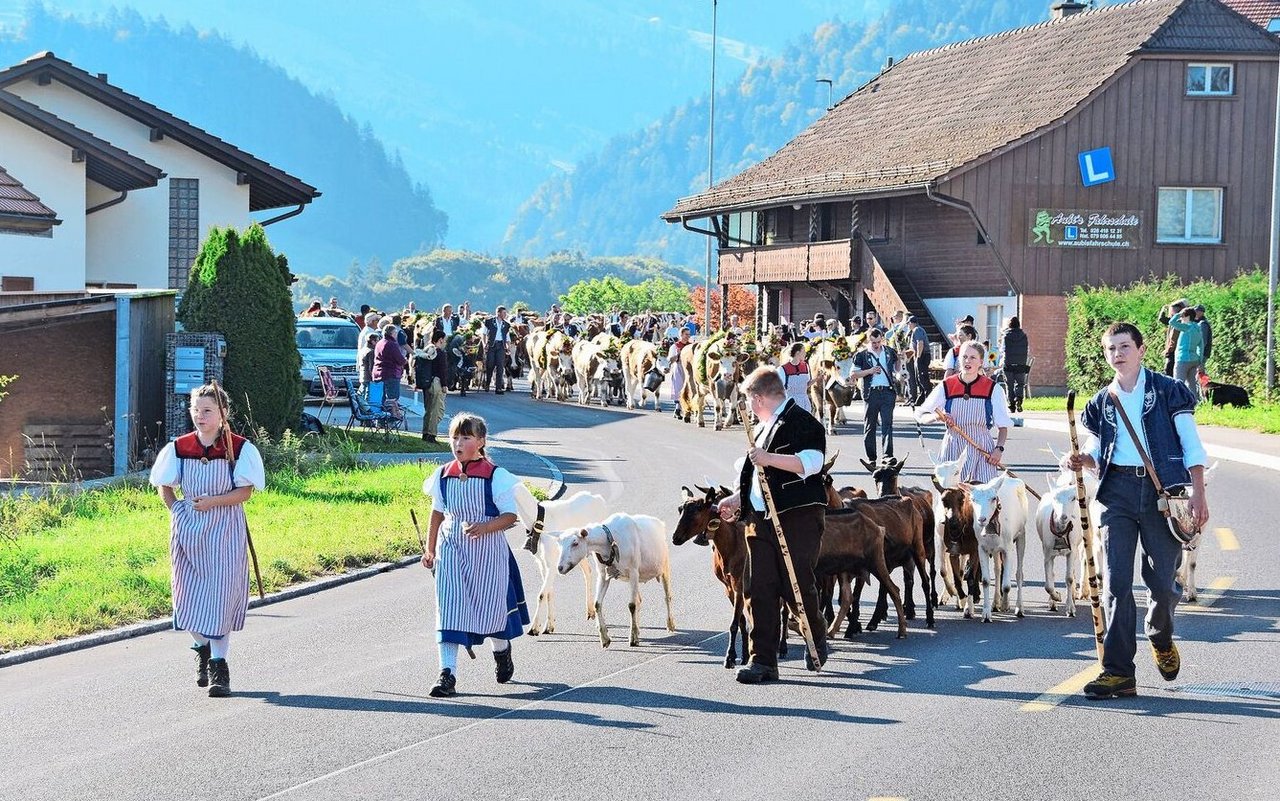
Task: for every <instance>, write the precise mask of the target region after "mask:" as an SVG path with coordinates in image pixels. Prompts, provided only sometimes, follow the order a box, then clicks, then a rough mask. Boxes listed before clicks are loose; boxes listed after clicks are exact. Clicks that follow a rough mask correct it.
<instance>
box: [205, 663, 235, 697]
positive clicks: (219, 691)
mask: <svg viewBox="0 0 1280 801" xmlns="http://www.w3.org/2000/svg"><path fill="white" fill-rule="evenodd" d="M209 674H210V676H211V678H212V681H211V683H210V684H209V697H210V698H226V697H227V696H229V695H231V668H229V667H227V660H225V659H210V660H209Z"/></svg>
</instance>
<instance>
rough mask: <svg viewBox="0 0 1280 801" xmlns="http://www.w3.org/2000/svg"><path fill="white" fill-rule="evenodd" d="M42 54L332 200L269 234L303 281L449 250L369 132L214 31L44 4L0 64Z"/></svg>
mask: <svg viewBox="0 0 1280 801" xmlns="http://www.w3.org/2000/svg"><path fill="white" fill-rule="evenodd" d="M227 24H228V25H234V24H235V21H234V20H232V19H228V20H227ZM43 50H52V51H53V52H54V53H56V54H57V55H58V56H59V57H61V58H64V59H67V60H69V61H71V62H72V63H73V64H75V65H76V66H78V67H80V68H82V69H84V70H86V71H88V72H91V73H95V74H96V73H100V72H105V73H107V74H108V76H109V78H108V80H110V81H111V83H112V84H114V85H116V86H119V87H121V88H122V89H124V90H125V91H127V92H129V93H131V94H135V95H138V96H140V97H142V98H143V99H144V100H147V101H149V102H151V103H154V104H155V105H157V106H160V107H161V108H163V109H165V110H166V111H170V112H172V113H173V114H175V115H177V116H178V117H181V118H182V119H184V120H187V121H188V122H190V123H192V124H194V125H196V126H197V127H200V128H203V129H205V130H206V131H209V132H210V133H212V134H214V135H215V136H218V137H220V138H222V139H225V140H226V141H228V142H230V143H232V144H234V145H236V146H237V147H239V148H241V149H242V150H246V151H248V152H250V153H252V154H253V155H255V156H257V157H259V158H261V159H264V160H266V161H268V162H270V163H271V164H272V165H274V166H276V167H279V168H280V169H282V170H284V171H286V172H288V173H290V174H292V175H295V176H297V177H298V178H301V179H302V180H304V181H306V182H307V183H309V184H311V185H313V186H315V187H317V188H318V189H319V190H320V191H321V192H322V193H323V196H322V197H320V198H318V199H316V200H315V201H313V202H312V203H311V204H310V205H309V206H308V207H307V208H306V210H305V211H303V213H302V214H301V215H299V216H297V217H294V218H292V219H289V220H285V221H283V222H281V223H279V224H277V225H273V226H271V227H270V228H268V229H267V234H268V236H269V237H270V238H271V243H272V245H273V246H274V247H275V248H276V250H277V251H279V252H283V253H285V254H286V255H287V256H288V257H289V266H290V268H291V269H292V270H293V271H294V272H301V273H312V274H324V273H344V272H346V269H347V265H348V264H350V262H351V260H352V259H355V258H358V259H366V260H367V259H370V258H372V257H377V258H380V259H382V260H383V261H385V262H390V261H392V260H394V259H397V258H400V257H403V256H406V255H409V254H412V253H415V252H419V251H425V250H428V249H430V248H432V247H434V246H436V245H437V244H438V243H440V242H441V241H442V240H443V237H444V234H445V232H446V229H447V227H448V217H447V215H446V214H445V213H444V212H443V211H441V210H440V209H438V208H436V206H435V204H434V203H433V202H432V197H431V192H430V190H429V189H428V188H427V187H426V186H424V185H422V184H420V183H416V182H414V181H413V180H412V179H411V178H410V177H409V175H408V173H407V172H406V171H405V168H404V165H403V164H402V162H401V159H400V156H399V154H397V153H388V152H387V151H386V149H385V148H384V147H383V145H382V144H381V142H380V141H379V140H378V138H377V137H376V136H375V135H374V132H373V130H372V128H370V127H369V125H368V124H367V123H365V124H363V125H361V124H359V123H357V122H356V120H354V119H352V118H351V117H349V116H347V115H345V114H344V113H343V112H342V110H341V109H339V108H338V106H337V105H336V104H335V103H334V101H333V100H332V99H331V98H327V97H319V96H316V95H315V94H313V93H312V92H310V91H308V90H307V88H306V87H304V86H303V85H302V84H301V83H299V82H298V81H296V80H294V79H293V78H291V77H289V76H288V75H287V74H286V73H285V72H284V70H282V69H281V68H280V67H278V66H275V65H274V64H272V63H270V62H268V61H267V60H265V59H264V58H262V57H261V56H260V55H259V54H257V53H255V52H253V51H251V50H248V49H244V48H239V47H236V46H234V45H232V44H231V43H230V42H229V41H228V40H227V39H225V38H223V37H222V36H221V35H220V34H218V33H216V32H214V33H210V32H197V31H196V30H195V29H194V28H191V27H185V28H182V29H180V30H176V29H173V28H171V27H170V26H169V25H168V24H167V23H165V22H164V21H163V20H147V19H144V18H143V17H142V16H140V15H139V14H138V13H137V12H134V11H131V10H112V11H111V12H109V13H108V14H107V15H106V16H104V17H102V18H101V19H100V20H97V21H94V22H86V21H82V20H78V19H74V18H67V17H64V16H62V15H60V14H58V13H55V12H54V11H52V10H51V9H49V8H46V7H45V6H44V5H42V4H39V3H35V4H32V5H31V6H29V7H28V9H27V11H26V12H25V13H24V21H23V22H22V24H21V27H20V28H19V30H18V31H17V32H16V33H14V34H8V35H4V34H3V33H2V32H0V64H4V65H10V64H16V63H18V62H19V61H21V60H23V59H25V58H27V57H28V56H30V55H32V54H33V53H36V52H38V51H43ZM11 166H17V165H11ZM288 210H289V209H279V210H276V211H274V212H269V213H268V212H264V213H261V214H259V215H257V216H258V217H259V218H261V219H265V218H267V217H269V216H272V215H273V214H279V213H282V212H284V211H288Z"/></svg>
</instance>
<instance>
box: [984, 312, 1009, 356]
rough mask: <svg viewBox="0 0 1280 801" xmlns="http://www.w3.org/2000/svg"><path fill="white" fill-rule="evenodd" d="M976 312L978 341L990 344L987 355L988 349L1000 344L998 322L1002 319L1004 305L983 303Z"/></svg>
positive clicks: (989, 349)
mask: <svg viewBox="0 0 1280 801" xmlns="http://www.w3.org/2000/svg"><path fill="white" fill-rule="evenodd" d="M978 314H979V317H978V326H977V328H978V341H979V342H987V343H989V344H990V346H991V347H989V348H987V351H988V356H989V355H990V351H992V350H994V349H995V348H997V347H999V345H1000V323H1001V322H1003V321H1004V306H1003V305H1002V304H996V305H994V306H990V305H986V304H983V305H981V306H979V307H978ZM988 361H990V359H989V358H988Z"/></svg>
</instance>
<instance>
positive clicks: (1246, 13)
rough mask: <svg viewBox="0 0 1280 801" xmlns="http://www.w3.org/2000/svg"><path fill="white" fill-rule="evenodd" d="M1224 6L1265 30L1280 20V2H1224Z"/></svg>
mask: <svg viewBox="0 0 1280 801" xmlns="http://www.w3.org/2000/svg"><path fill="white" fill-rule="evenodd" d="M1222 4H1223V5H1224V6H1226V7H1227V8H1230V9H1231V10H1232V11H1235V12H1236V13H1237V14H1239V15H1241V16H1243V17H1245V18H1246V19H1248V20H1249V21H1250V22H1252V23H1253V24H1254V25H1258V26H1261V27H1263V28H1266V27H1267V24H1268V23H1270V22H1271V20H1273V19H1280V0H1222Z"/></svg>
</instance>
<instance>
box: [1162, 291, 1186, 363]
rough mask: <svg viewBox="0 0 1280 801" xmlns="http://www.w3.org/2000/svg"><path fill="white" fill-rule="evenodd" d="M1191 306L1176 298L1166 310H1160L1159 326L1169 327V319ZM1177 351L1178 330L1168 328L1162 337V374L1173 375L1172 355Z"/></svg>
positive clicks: (1184, 300) (1183, 299) (1182, 299)
mask: <svg viewBox="0 0 1280 801" xmlns="http://www.w3.org/2000/svg"><path fill="white" fill-rule="evenodd" d="M1189 305H1191V302H1190V301H1189V300H1187V299H1186V298H1178V299H1177V300H1175V301H1174V302H1173V303H1171V304H1169V307H1168V308H1167V309H1161V310H1160V325H1169V318H1170V317H1176V316H1178V315H1179V314H1180V313H1181V312H1182V310H1183V309H1185V308H1186V307H1187V306H1189ZM1177 350H1178V329H1176V328H1170V329H1169V330H1168V331H1166V332H1165V335H1164V374H1165V375H1168V376H1171V375H1173V363H1174V355H1175V354H1176V352H1177Z"/></svg>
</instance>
